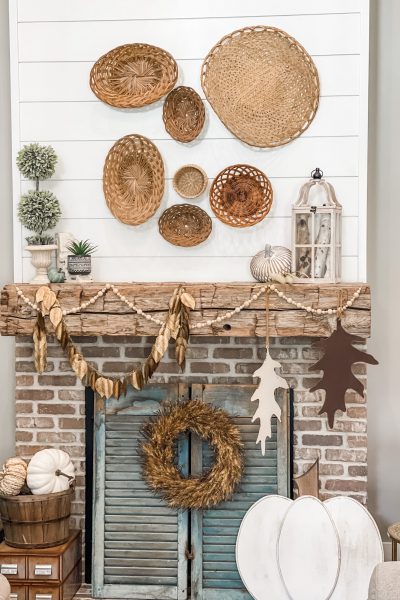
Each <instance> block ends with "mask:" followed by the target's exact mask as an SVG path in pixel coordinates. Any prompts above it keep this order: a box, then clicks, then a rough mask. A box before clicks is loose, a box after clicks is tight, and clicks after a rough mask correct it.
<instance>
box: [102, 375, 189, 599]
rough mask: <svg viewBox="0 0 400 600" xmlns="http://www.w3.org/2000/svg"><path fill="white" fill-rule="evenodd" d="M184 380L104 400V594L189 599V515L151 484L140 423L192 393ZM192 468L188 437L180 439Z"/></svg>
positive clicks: (183, 458) (183, 464) (183, 454)
mask: <svg viewBox="0 0 400 600" xmlns="http://www.w3.org/2000/svg"><path fill="white" fill-rule="evenodd" d="M187 393H188V390H187V387H186V386H184V385H181V384H180V385H178V384H175V385H174V384H171V385H155V386H148V387H146V388H145V389H144V390H143V391H141V392H137V391H135V390H134V389H133V388H132V389H130V390H129V392H128V393H127V395H126V396H125V397H124V398H121V399H120V400H119V401H116V400H115V399H113V398H110V399H109V400H108V401H105V403H103V402H102V401H98V407H97V410H96V417H95V445H96V448H95V456H96V482H95V503H94V511H95V514H94V524H95V529H94V541H95V545H94V554H93V555H94V557H95V560H94V564H93V592H94V595H95V596H97V597H102V598H138V599H139V598H163V599H164V598H165V599H171V600H183V599H185V598H186V597H187V559H186V556H185V550H186V547H187V544H188V539H187V536H188V515H187V512H185V511H176V510H171V509H170V508H169V507H168V506H167V505H166V504H165V503H164V502H163V501H162V500H160V499H158V498H157V497H155V496H154V495H153V494H152V492H151V491H150V490H149V489H148V487H147V486H146V484H145V482H144V481H143V479H142V476H141V466H140V460H139V457H138V454H137V449H138V441H139V439H140V429H141V427H142V425H143V423H144V422H145V421H146V420H147V419H148V417H149V416H150V415H152V414H154V412H156V411H157V410H158V409H159V407H160V403H161V402H162V401H165V400H177V399H178V398H181V399H182V398H186V397H187ZM178 455H179V463H180V466H181V467H182V469H183V472H184V473H185V472H186V474H187V466H188V463H189V460H188V458H189V457H188V442H187V440H182V441H181V442H180V443H179V452H178Z"/></svg>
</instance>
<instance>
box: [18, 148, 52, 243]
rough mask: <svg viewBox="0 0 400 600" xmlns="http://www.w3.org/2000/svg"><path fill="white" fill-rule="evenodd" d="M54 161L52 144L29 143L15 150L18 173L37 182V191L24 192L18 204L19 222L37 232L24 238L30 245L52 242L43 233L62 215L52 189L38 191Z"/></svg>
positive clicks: (50, 170)
mask: <svg viewBox="0 0 400 600" xmlns="http://www.w3.org/2000/svg"><path fill="white" fill-rule="evenodd" d="M56 164H57V155H56V153H55V152H54V149H53V148H52V147H51V146H41V145H40V144H29V145H27V146H24V147H23V148H22V150H20V151H19V152H18V156H17V165H18V168H19V170H20V172H21V174H22V175H23V177H26V178H27V179H31V180H34V181H35V182H36V190H30V191H29V192H28V193H27V194H24V195H23V196H22V197H21V200H20V202H19V205H18V217H19V220H20V221H21V223H22V225H23V226H24V227H26V229H29V231H33V232H35V234H36V235H34V236H29V237H27V238H26V241H27V242H28V244H29V245H34V246H37V245H49V244H53V243H54V238H53V237H52V236H51V235H48V234H45V232H46V231H47V230H48V229H53V228H54V227H55V226H56V225H57V223H58V221H59V219H60V216H61V208H60V203H59V201H58V200H57V198H56V196H55V195H54V194H53V193H52V192H49V191H45V190H44V191H41V190H39V181H40V180H43V179H48V178H49V177H51V176H52V175H53V174H54V171H55V166H56Z"/></svg>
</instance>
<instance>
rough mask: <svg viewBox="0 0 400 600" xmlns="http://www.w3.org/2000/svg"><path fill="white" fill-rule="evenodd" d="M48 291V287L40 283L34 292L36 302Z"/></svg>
mask: <svg viewBox="0 0 400 600" xmlns="http://www.w3.org/2000/svg"><path fill="white" fill-rule="evenodd" d="M49 291H50V288H49V287H48V286H47V285H42V286H40V288H39V289H38V291H37V292H36V297H35V300H36V304H39V303H40V302H43V300H44V297H45V295H46V294H47V293H48V292H49Z"/></svg>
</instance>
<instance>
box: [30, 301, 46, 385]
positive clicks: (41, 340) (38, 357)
mask: <svg viewBox="0 0 400 600" xmlns="http://www.w3.org/2000/svg"><path fill="white" fill-rule="evenodd" d="M33 342H34V345H35V369H36V371H37V372H38V373H43V372H44V371H45V369H46V364H47V336H46V325H45V322H44V318H43V316H42V315H41V314H40V313H38V316H37V321H36V324H35V327H34V329H33Z"/></svg>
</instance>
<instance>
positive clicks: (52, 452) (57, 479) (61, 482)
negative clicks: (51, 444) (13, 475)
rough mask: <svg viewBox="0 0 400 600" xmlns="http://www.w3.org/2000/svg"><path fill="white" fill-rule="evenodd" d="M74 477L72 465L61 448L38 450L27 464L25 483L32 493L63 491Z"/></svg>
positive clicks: (67, 455)
mask: <svg viewBox="0 0 400 600" xmlns="http://www.w3.org/2000/svg"><path fill="white" fill-rule="evenodd" d="M74 479H75V468H74V465H73V464H72V462H71V459H70V457H69V454H67V453H66V452H64V451H63V450H56V449H55V448H46V449H45V450H40V451H39V452H36V454H35V455H34V456H33V457H32V459H31V461H30V463H29V465H28V473H27V483H28V486H29V488H30V490H31V492H32V494H54V493H56V492H64V491H65V490H67V489H68V488H69V487H70V485H71V483H72V481H73V480H74Z"/></svg>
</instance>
